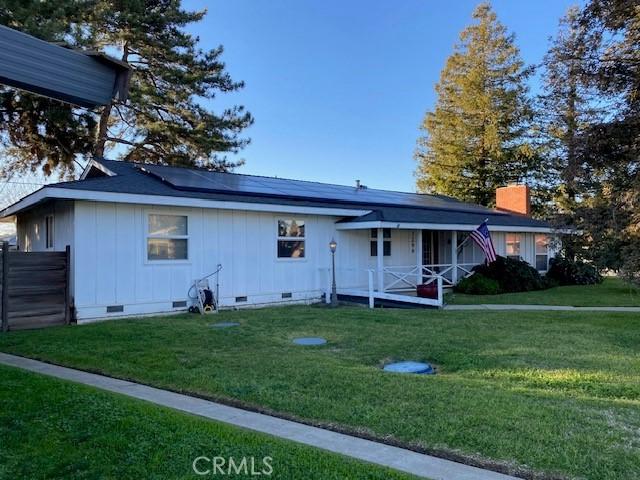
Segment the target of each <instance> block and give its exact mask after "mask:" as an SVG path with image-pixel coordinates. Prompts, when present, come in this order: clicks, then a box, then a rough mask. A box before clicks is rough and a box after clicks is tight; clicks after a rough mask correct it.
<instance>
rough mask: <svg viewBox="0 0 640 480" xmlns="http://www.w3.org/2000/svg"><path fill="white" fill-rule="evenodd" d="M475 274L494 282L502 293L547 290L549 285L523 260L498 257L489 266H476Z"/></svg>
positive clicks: (547, 281) (474, 268)
mask: <svg viewBox="0 0 640 480" xmlns="http://www.w3.org/2000/svg"><path fill="white" fill-rule="evenodd" d="M473 270H474V271H475V272H476V273H479V274H481V275H483V276H485V277H486V278H490V279H492V280H495V281H496V282H497V283H498V285H499V287H500V291H501V292H503V293H511V292H529V291H531V290H543V289H545V288H549V287H550V286H551V283H550V281H549V280H547V279H546V278H545V277H543V276H542V275H540V274H539V273H538V271H537V270H536V269H535V268H533V267H532V266H531V265H529V264H528V263H527V262H525V261H524V260H516V259H513V258H506V257H500V256H498V258H497V259H496V261H495V262H492V263H490V264H489V265H476V266H475V267H473Z"/></svg>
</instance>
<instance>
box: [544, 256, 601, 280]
mask: <svg viewBox="0 0 640 480" xmlns="http://www.w3.org/2000/svg"><path fill="white" fill-rule="evenodd" d="M547 277H549V278H550V279H553V280H555V281H557V282H558V283H559V284H560V285H594V284H596V283H600V282H602V275H600V273H598V271H597V270H596V268H595V267H594V266H593V265H588V264H586V263H584V262H581V261H575V260H570V259H567V258H564V257H556V258H552V259H551V260H550V261H549V271H548V272H547Z"/></svg>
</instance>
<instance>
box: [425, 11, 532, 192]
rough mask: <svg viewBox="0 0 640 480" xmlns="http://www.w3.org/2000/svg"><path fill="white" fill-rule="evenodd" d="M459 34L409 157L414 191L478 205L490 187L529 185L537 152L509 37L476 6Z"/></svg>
mask: <svg viewBox="0 0 640 480" xmlns="http://www.w3.org/2000/svg"><path fill="white" fill-rule="evenodd" d="M473 19H474V20H475V23H473V24H472V25H471V26H469V27H467V28H466V29H465V30H464V31H463V32H462V33H461V34H460V41H459V43H458V44H457V45H456V46H455V50H454V53H453V54H452V55H451V56H450V57H449V58H448V60H447V62H446V65H445V67H444V69H443V70H442V73H441V75H440V80H439V82H438V84H437V85H436V93H437V95H438V99H437V104H436V107H435V109H434V110H433V111H430V112H427V114H426V116H425V118H424V121H423V124H422V126H421V130H422V132H423V135H422V136H421V137H420V138H419V139H418V146H417V149H416V153H415V158H416V161H417V162H418V166H417V170H416V178H417V187H418V190H419V191H422V192H429V193H439V194H445V195H450V196H453V197H456V198H458V199H461V200H465V201H472V202H476V203H480V204H482V205H492V204H493V203H494V202H495V189H496V187H500V186H504V185H506V184H507V183H509V182H514V181H522V180H525V179H527V178H528V177H531V176H532V175H533V174H534V173H535V171H536V167H537V161H538V158H537V154H536V152H537V149H536V148H535V146H534V145H533V143H532V141H531V137H530V135H531V133H532V131H531V127H532V121H533V109H532V106H531V100H530V98H529V96H528V87H527V83H526V82H527V79H528V77H529V76H530V75H531V73H532V70H531V69H530V68H527V67H525V65H524V63H523V61H522V59H521V58H520V53H519V50H518V48H517V46H516V45H515V39H514V35H513V34H509V33H508V32H507V30H506V28H505V27H504V26H503V25H502V24H501V23H500V22H499V21H498V19H497V17H496V14H495V13H494V12H493V11H492V10H491V7H490V6H489V5H488V4H486V3H483V4H481V5H479V6H478V7H477V8H476V10H475V11H474V13H473Z"/></svg>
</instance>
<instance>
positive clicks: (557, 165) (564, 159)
mask: <svg viewBox="0 0 640 480" xmlns="http://www.w3.org/2000/svg"><path fill="white" fill-rule="evenodd" d="M580 18H581V17H580V9H579V8H577V7H573V8H571V9H569V11H568V12H567V14H566V15H565V17H563V18H562V19H561V21H560V29H559V32H558V34H557V35H556V37H555V38H554V39H553V41H552V44H551V47H550V49H549V51H548V52H547V54H546V55H545V57H544V61H543V67H544V70H543V76H542V80H543V94H542V95H540V97H539V103H540V105H539V107H538V111H539V112H540V113H539V117H538V119H539V121H540V123H541V125H542V133H543V135H544V139H545V150H544V153H545V156H546V160H547V161H546V162H545V167H546V168H545V175H544V177H545V184H546V185H547V186H548V189H549V192H550V195H551V198H552V200H553V202H552V208H550V209H549V211H548V215H547V216H548V217H549V218H551V219H552V220H553V221H555V223H556V225H558V226H561V227H562V226H567V225H573V226H578V224H579V223H580V218H579V217H580V215H579V213H578V212H579V210H581V209H582V205H584V203H585V185H586V183H587V182H588V178H587V170H586V168H585V165H584V162H583V159H581V158H580V156H579V154H578V153H579V146H580V143H581V141H582V139H581V137H582V136H583V135H584V133H585V131H586V130H587V129H588V127H589V126H590V125H591V124H592V123H593V122H595V121H596V119H597V117H598V115H597V114H598V112H597V109H596V108H595V105H596V104H597V102H596V101H595V100H594V98H595V97H594V92H593V89H592V88H589V86H588V85H587V84H586V82H585V75H586V72H585V70H584V68H585V65H584V64H585V60H586V55H587V44H588V43H589V32H588V31H587V29H585V28H584V26H583V25H582V23H581V21H580ZM581 231H582V230H581ZM562 245H563V247H564V252H563V253H564V254H565V255H566V256H567V257H569V258H575V256H576V253H579V252H580V251H581V247H583V246H584V238H582V236H581V235H576V234H571V235H566V236H565V238H563V242H562Z"/></svg>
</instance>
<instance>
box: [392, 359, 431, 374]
mask: <svg viewBox="0 0 640 480" xmlns="http://www.w3.org/2000/svg"><path fill="white" fill-rule="evenodd" d="M383 370H384V371H385V372H394V373H418V374H426V375H433V374H435V373H436V371H435V370H434V369H433V367H432V366H431V365H429V364H428V363H421V362H397V363H390V364H389V365H385V366H384V368H383Z"/></svg>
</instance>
